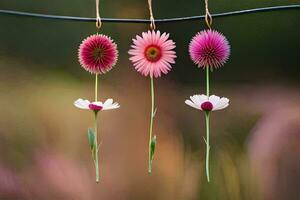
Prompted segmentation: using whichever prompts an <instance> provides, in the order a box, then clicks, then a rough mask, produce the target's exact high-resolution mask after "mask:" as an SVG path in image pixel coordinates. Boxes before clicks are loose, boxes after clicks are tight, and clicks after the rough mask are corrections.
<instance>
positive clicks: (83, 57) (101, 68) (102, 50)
mask: <svg viewBox="0 0 300 200" xmlns="http://www.w3.org/2000/svg"><path fill="white" fill-rule="evenodd" d="M78 57H79V62H80V64H81V66H82V67H83V68H84V69H85V70H86V71H89V72H91V73H93V74H104V73H106V72H108V71H109V70H111V69H112V67H113V66H114V65H115V64H116V63H117V59H118V50H117V45H116V44H115V43H114V41H113V40H112V39H111V38H110V37H107V36H106V35H101V34H100V35H99V34H97V35H91V36H89V37H87V38H86V39H85V40H83V42H82V43H81V45H80V47H79V51H78Z"/></svg>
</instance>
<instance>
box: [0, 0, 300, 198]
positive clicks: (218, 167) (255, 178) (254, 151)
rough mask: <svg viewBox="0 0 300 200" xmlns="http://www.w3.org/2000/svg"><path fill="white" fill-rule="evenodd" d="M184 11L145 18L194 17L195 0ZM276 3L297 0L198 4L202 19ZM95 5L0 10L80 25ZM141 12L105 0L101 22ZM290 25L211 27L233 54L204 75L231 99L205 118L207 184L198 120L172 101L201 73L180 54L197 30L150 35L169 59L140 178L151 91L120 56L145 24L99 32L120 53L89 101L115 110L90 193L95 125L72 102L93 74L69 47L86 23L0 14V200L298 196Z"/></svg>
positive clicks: (166, 9)
mask: <svg viewBox="0 0 300 200" xmlns="http://www.w3.org/2000/svg"><path fill="white" fill-rule="evenodd" d="M71 3H72V4H71ZM186 3H187V2H186V1H183V0H180V1H177V2H176V4H175V5H173V4H172V1H170V0H168V1H162V2H158V1H157V2H156V1H154V10H155V16H157V17H174V16H190V15H198V14H201V13H203V8H202V7H201V6H203V5H201V2H200V3H199V2H198V1H196V0H193V1H189V4H188V5H186ZM286 3H291V4H292V3H297V1H292V0H289V1H276V2H270V1H252V2H240V1H236V0H230V1H229V2H226V3H224V2H221V1H216V2H213V1H212V2H211V3H210V6H211V11H212V13H214V12H221V11H229V10H237V9H248V8H254V7H262V6H273V5H281V4H286ZM193 5H199V7H197V6H193ZM93 6H94V2H93V1H88V2H82V1H78V0H76V1H57V0H55V1H50V0H46V1H38V2H37V1H33V0H28V1H21V2H20V1H16V0H1V2H0V9H15V10H20V11H29V12H30V11H31V12H41V13H50V14H61V15H76V16H87V17H93V16H94V13H93V12H94V7H93ZM170 7H172V9H170ZM183 7H184V8H186V9H180V8H183ZM147 12H148V10H147V7H145V6H144V2H142V1H137V0H128V1H126V2H125V1H114V2H109V1H104V2H103V9H102V13H103V14H102V16H105V17H126V18H144V17H147V16H148V15H147ZM299 16H300V15H299V11H294V10H293V11H281V12H271V13H260V14H254V15H249V16H246V15H244V16H239V17H229V18H218V19H215V20H214V27H215V28H216V29H218V30H219V31H221V32H223V33H224V34H225V35H226V36H227V37H228V39H229V41H230V43H231V46H232V55H231V57H230V61H229V62H228V63H227V64H226V65H225V66H224V68H222V69H220V70H216V71H214V73H213V74H212V80H211V81H212V92H213V93H215V94H217V95H220V96H226V97H229V98H230V100H231V102H230V107H229V108H228V109H226V110H224V111H220V112H215V113H213V114H212V117H211V123H212V124H211V134H212V135H211V154H212V159H211V171H212V172H211V177H212V181H211V183H210V184H207V182H206V178H205V171H204V161H205V158H204V156H205V145H204V144H205V143H204V141H203V139H202V136H204V135H205V133H204V130H205V129H204V116H203V115H202V113H199V112H197V111H196V110H194V109H191V108H189V107H188V106H186V105H185V104H184V100H185V99H186V98H187V97H189V96H190V95H192V94H195V93H200V92H203V91H204V72H202V71H201V70H199V69H197V68H196V67H195V66H193V64H192V62H191V61H190V60H189V57H188V54H187V50H186V49H187V45H188V41H189V39H190V38H191V37H192V36H193V35H194V34H195V33H196V32H197V31H199V30H201V29H203V28H204V24H203V22H188V23H178V24H166V25H161V26H159V28H160V29H161V30H162V31H168V32H170V33H171V37H172V39H174V40H175V41H176V44H177V54H178V59H177V64H176V65H175V66H174V69H173V70H172V72H171V73H169V74H168V76H164V77H163V78H161V79H159V80H155V88H156V104H157V106H158V112H157V116H156V118H155V123H154V133H155V134H156V135H157V137H158V139H157V140H158V144H157V145H158V146H157V150H156V155H155V160H154V166H153V174H152V175H151V176H149V175H147V155H148V154H147V153H148V152H147V151H148V148H147V145H148V126H149V113H150V91H149V89H150V88H149V85H150V82H149V80H148V79H146V78H144V77H142V76H141V75H139V74H138V73H136V71H135V70H134V69H133V67H132V66H131V64H130V63H129V61H128V58H127V57H128V55H127V51H128V48H129V45H130V43H131V38H132V37H133V36H135V34H139V33H140V32H141V31H144V30H146V28H147V27H146V26H145V25H138V24H105V23H104V24H103V29H102V31H103V33H105V34H108V35H111V36H112V37H113V38H114V39H115V41H116V42H117V43H118V45H119V51H120V58H119V63H118V65H117V66H116V67H115V68H114V69H113V70H112V71H111V72H109V73H108V74H106V75H105V76H101V78H100V90H99V91H100V98H101V99H105V98H108V97H112V98H113V99H115V100H116V101H118V102H119V103H120V104H121V108H120V109H119V110H115V111H111V112H103V114H102V113H101V115H100V121H99V127H100V140H101V141H102V142H101V146H100V176H101V180H100V183H99V184H98V185H96V184H95V182H94V168H93V162H92V159H91V155H90V152H89V148H88V141H87V133H86V132H87V128H88V127H91V126H92V125H93V115H92V114H91V113H89V112H87V111H86V112H85V111H81V110H78V109H76V108H75V107H74V106H73V101H74V100H76V99H77V98H80V97H81V98H88V99H92V98H93V91H94V90H93V89H94V88H93V80H94V79H93V78H94V77H93V76H91V75H90V74H89V73H86V72H84V71H83V70H82V69H81V68H80V66H79V64H78V62H77V48H78V45H79V44H80V42H81V40H82V39H83V38H85V37H86V36H88V35H90V34H92V33H94V31H95V28H94V24H93V23H78V22H62V21H48V20H40V19H31V18H17V17H12V16H5V15H0V22H1V24H2V27H1V29H0V43H1V45H0V70H1V73H0V105H1V106H0V151H1V152H2V153H1V156H0V199H1V200H2V199H4V200H6V199H43V200H44V199H66V200H69V199H85V200H89V199H91V200H92V199H101V198H102V199H108V200H110V199H113V200H117V199H122V200H125V199H133V200H134V199H139V200H148V199H149V200H150V199H157V200H160V199H161V200H166V199H167V200H169V199H176V200H177V199H185V200H194V199H209V200H214V199H222V200H260V199H267V200H268V199H270V200H277V199H278V200H281V199H289V200H294V199H295V200H297V199H298V198H299V187H300V183H299V180H300V178H299V177H300V172H299V169H300V163H299V159H298V157H297V156H299V153H300V151H299V144H300V141H299V138H300V137H299V134H300V127H299V124H300V121H299V119H300V104H299V102H300V101H299V99H300V98H299V97H300V94H299V89H300V87H299V81H300V79H299V78H300V76H299V73H300V71H299V69H300V68H299V59H298V55H299V53H300V52H299V45H300V40H299V35H300V28H299V27H300V24H299V20H298V18H299ZM120 33H121V34H120Z"/></svg>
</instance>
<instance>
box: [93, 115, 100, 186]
mask: <svg viewBox="0 0 300 200" xmlns="http://www.w3.org/2000/svg"><path fill="white" fill-rule="evenodd" d="M97 126H98V125H97V112H95V149H94V151H95V170H96V183H99V179H100V178H99V158H98V139H97V129H98V128H97Z"/></svg>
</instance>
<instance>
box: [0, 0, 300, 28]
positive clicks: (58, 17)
mask: <svg viewBox="0 0 300 200" xmlns="http://www.w3.org/2000/svg"><path fill="white" fill-rule="evenodd" d="M288 9H289V10H291V9H300V4H298V5H297V4H296V5H285V6H274V7H264V8H254V9H247V10H238V11H231V12H223V13H216V14H212V16H213V17H226V16H236V15H243V14H249V13H258V12H268V11H276V10H288ZM0 14H7V15H15V16H19V17H34V18H43V19H53V20H68V21H83V22H95V21H96V18H88V17H74V16H61V15H48V14H39V13H30V12H20V11H14V10H1V9H0ZM203 18H205V15H199V16H190V17H176V18H167V19H155V22H156V23H169V22H181V21H194V20H199V19H203ZM101 21H102V22H112V23H150V20H148V19H118V18H101Z"/></svg>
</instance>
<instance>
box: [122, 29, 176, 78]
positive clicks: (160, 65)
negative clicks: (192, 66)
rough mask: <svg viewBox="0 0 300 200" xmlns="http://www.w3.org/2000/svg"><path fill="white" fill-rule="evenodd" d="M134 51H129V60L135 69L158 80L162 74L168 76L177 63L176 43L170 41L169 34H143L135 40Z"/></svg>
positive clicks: (152, 32) (150, 32) (158, 32)
mask: <svg viewBox="0 0 300 200" xmlns="http://www.w3.org/2000/svg"><path fill="white" fill-rule="evenodd" d="M131 47H132V49H130V50H129V52H128V53H129V54H130V55H131V57H130V58H129V59H130V60H131V61H132V63H133V65H134V66H135V69H136V70H137V71H138V72H140V73H141V74H142V75H144V76H150V77H151V78H152V77H155V78H158V77H160V76H161V74H162V73H163V74H167V73H168V72H169V71H170V70H171V68H172V66H171V64H174V63H175V58H176V52H175V51H174V50H173V49H175V47H176V46H175V43H174V42H173V40H169V34H167V33H163V34H162V35H161V34H160V31H156V32H155V31H148V32H144V33H142V37H140V36H138V35H137V36H136V39H133V45H131Z"/></svg>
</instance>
